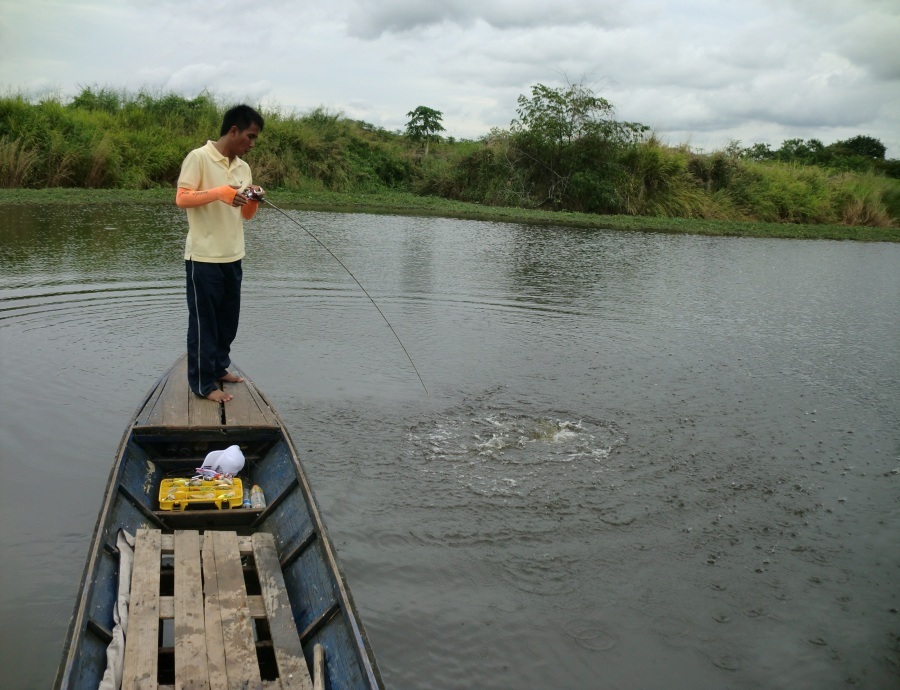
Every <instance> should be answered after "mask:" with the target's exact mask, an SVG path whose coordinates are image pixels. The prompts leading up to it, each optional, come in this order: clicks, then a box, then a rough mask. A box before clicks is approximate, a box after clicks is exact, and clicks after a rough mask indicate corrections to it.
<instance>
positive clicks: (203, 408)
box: [185, 383, 230, 426]
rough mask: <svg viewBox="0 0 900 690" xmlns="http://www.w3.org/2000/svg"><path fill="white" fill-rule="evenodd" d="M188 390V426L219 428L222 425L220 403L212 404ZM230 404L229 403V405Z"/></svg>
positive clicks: (210, 401)
mask: <svg viewBox="0 0 900 690" xmlns="http://www.w3.org/2000/svg"><path fill="white" fill-rule="evenodd" d="M185 388H187V389H188V396H187V400H188V409H187V414H188V424H189V425H190V426H219V425H221V424H222V403H217V402H213V401H212V400H207V399H206V398H201V397H200V396H199V395H194V394H193V393H191V392H190V388H189V387H188V385H187V383H185ZM229 404H230V403H229Z"/></svg>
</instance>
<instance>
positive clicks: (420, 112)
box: [406, 105, 445, 156]
mask: <svg viewBox="0 0 900 690" xmlns="http://www.w3.org/2000/svg"><path fill="white" fill-rule="evenodd" d="M406 116H407V117H408V118H409V122H407V123H406V136H408V137H409V138H410V139H412V140H413V141H424V142H425V154H424V155H426V156H427V155H428V144H429V143H430V142H432V141H434V140H437V139H439V138H440V137H439V135H438V132H443V131H445V130H444V126H443V125H442V124H441V118H443V117H444V113H442V112H441V111H440V110H434V109H432V108H426V107H425V106H424V105H420V106H419V107H418V108H416V109H415V110H411V111H409V112H408V113H406Z"/></svg>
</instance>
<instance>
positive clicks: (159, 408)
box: [148, 357, 193, 426]
mask: <svg viewBox="0 0 900 690" xmlns="http://www.w3.org/2000/svg"><path fill="white" fill-rule="evenodd" d="M189 395H193V393H191V389H190V388H189V387H188V385H187V358H186V357H182V358H181V359H179V360H178V362H177V363H176V364H175V366H173V367H172V370H171V371H170V372H169V378H168V379H166V385H165V386H164V387H163V390H162V393H161V394H160V397H159V400H158V401H157V403H156V405H155V406H154V408H153V411H152V412H151V413H150V419H149V421H148V425H149V426H180V425H183V424H184V422H185V420H186V419H187V413H188V396H189Z"/></svg>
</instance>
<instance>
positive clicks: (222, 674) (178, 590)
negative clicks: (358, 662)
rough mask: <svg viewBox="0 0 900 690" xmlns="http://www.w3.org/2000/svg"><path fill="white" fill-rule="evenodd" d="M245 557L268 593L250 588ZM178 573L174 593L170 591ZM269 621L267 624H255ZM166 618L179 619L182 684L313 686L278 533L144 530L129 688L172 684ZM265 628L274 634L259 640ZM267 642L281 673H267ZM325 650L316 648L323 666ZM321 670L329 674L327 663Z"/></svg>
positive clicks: (138, 544)
mask: <svg viewBox="0 0 900 690" xmlns="http://www.w3.org/2000/svg"><path fill="white" fill-rule="evenodd" d="M251 557H252V558H251ZM242 558H243V559H244V561H245V562H246V563H247V564H248V566H250V567H249V569H250V570H251V571H252V565H255V575H256V577H257V578H258V581H259V590H260V593H259V594H254V595H248V593H247V587H246V584H245V575H244V570H245V565H244V563H242ZM170 574H171V575H172V576H173V580H174V583H173V586H172V590H171V591H172V594H168V593H166V594H165V595H163V594H162V593H161V592H162V591H165V592H168V591H170V590H169V589H168V587H167V586H166V587H163V588H162V589H161V581H163V580H166V581H167V580H168V578H169V576H170ZM248 581H249V580H248ZM261 620H264V621H266V625H265V626H261V625H258V624H256V625H255V624H254V621H261ZM166 621H170V622H174V677H175V678H176V679H177V680H176V684H177V686H178V687H181V688H211V689H217V688H264V687H265V688H284V689H285V690H287V689H288V688H291V689H293V688H298V689H301V688H302V689H303V690H313V683H312V680H311V677H310V673H309V669H308V666H307V663H306V658H305V657H304V654H303V649H302V647H301V646H300V639H299V637H298V635H297V628H296V626H295V624H294V618H293V615H292V613H291V608H290V602H289V601H288V596H287V591H286V589H285V584H284V577H283V575H282V572H281V566H280V564H279V562H278V556H277V553H276V550H275V542H274V539H273V538H272V535H271V534H268V533H266V532H257V533H255V534H253V535H252V536H250V537H238V536H237V534H236V533H235V532H229V531H212V530H207V531H206V532H205V533H204V534H200V533H199V532H198V531H196V530H176V531H175V533H174V534H169V535H166V534H162V533H161V531H160V530H156V529H140V530H138V533H137V535H136V540H135V551H134V569H133V573H132V578H131V606H130V610H129V619H128V631H127V636H126V640H127V642H126V646H125V662H124V664H125V666H124V671H123V680H122V687H123V688H128V689H130V688H157V687H167V686H166V685H158V677H159V676H160V675H161V674H160V673H159V663H160V661H159V660H160V659H161V658H164V657H165V656H166V654H167V653H168V654H171V650H167V649H166V648H165V647H164V646H163V645H164V644H166V641H165V638H166V637H167V635H165V634H162V633H163V627H164V626H165V625H166ZM261 629H262V630H267V631H268V636H269V637H270V638H271V639H270V640H259V637H260V635H259V631H260V630H261ZM255 633H256V634H255ZM258 646H259V647H268V646H271V650H272V652H274V658H275V662H276V666H277V669H276V671H275V672H274V674H273V670H272V669H268V670H267V671H266V672H265V673H264V672H262V671H261V665H260V662H259V660H258V654H257V647H258ZM320 654H321V652H320V650H319V649H316V653H315V657H316V665H317V666H318V662H319V656H320ZM273 675H275V677H274V678H272V676H273ZM317 675H318V676H319V678H320V679H321V678H322V677H323V676H324V674H323V673H322V670H321V669H320V670H319V671H318V672H317ZM264 676H266V678H265V680H263V677H264Z"/></svg>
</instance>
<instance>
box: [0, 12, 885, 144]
mask: <svg viewBox="0 0 900 690" xmlns="http://www.w3.org/2000/svg"><path fill="white" fill-rule="evenodd" d="M898 35H900V4H898V3H897V2H896V0H830V1H829V2H827V3H824V2H820V1H819V0H746V1H745V2H741V3H726V2H722V1H721V0H680V1H679V2H677V3H673V2H661V1H660V0H616V1H615V2H613V0H557V1H556V2H555V3H552V4H551V3H546V2H543V1H541V2H538V0H519V2H510V1H508V0H479V1H478V2H476V1H475V0H445V2H442V3H434V2H421V1H416V0H332V1H331V2H329V3H321V2H313V1H312V0H300V1H296V2H292V1H289V0H270V1H269V2H266V3H261V4H256V5H254V4H247V3H245V2H243V1H238V0H225V1H224V2H222V3H219V5H217V6H216V7H215V9H214V10H211V9H210V5H209V3H208V2H200V1H199V0H178V1H177V2H176V1H175V0H158V1H156V2H152V3H151V2H149V0H68V1H63V0H29V2H21V1H15V2H14V1H13V0H0V88H2V89H3V90H5V91H8V90H10V89H12V90H24V91H26V92H31V93H35V92H38V91H45V90H48V89H49V90H54V89H55V90H59V91H60V92H61V93H63V94H67V95H74V94H75V93H77V92H78V90H79V89H80V88H81V87H82V86H87V85H94V84H97V85H101V86H111V87H114V88H126V89H129V90H137V89H140V88H150V89H156V90H163V91H166V90H172V91H176V92H178V93H182V94H183V95H186V96H190V97H193V96H195V95H197V93H199V92H200V91H202V90H203V89H209V90H210V92H212V93H213V95H214V96H216V97H217V98H219V99H221V100H227V101H232V100H238V99H245V100H248V101H251V102H254V101H256V102H262V103H265V104H273V105H277V106H278V107H279V108H280V109H282V110H284V111H301V112H302V111H305V110H309V109H311V108H313V107H316V106H319V105H324V106H326V107H327V108H329V109H330V110H332V111H338V112H344V113H345V114H346V115H348V116H349V117H353V118H355V119H361V120H366V121H368V122H371V123H373V124H376V125H378V126H383V127H385V128H387V129H390V130H393V129H402V128H403V127H404V126H405V122H406V113H407V112H408V111H410V110H412V109H413V108H415V107H416V106H418V105H427V106H429V107H433V108H436V109H437V110H441V111H443V112H444V126H445V127H446V129H447V134H448V135H452V136H456V137H470V138H475V137H479V136H482V135H485V134H487V133H488V132H489V131H490V129H491V128H492V127H508V126H509V123H510V121H511V120H512V119H513V118H514V117H515V108H516V99H517V97H518V96H519V95H520V94H527V93H529V91H530V87H531V86H532V85H533V84H536V83H544V84H547V85H550V86H556V85H561V84H563V83H565V82H566V81H567V80H569V81H581V80H582V79H583V80H584V81H585V82H586V83H587V84H588V85H590V86H592V87H593V88H594V89H595V91H596V92H597V93H599V94H600V95H603V96H605V97H607V98H608V99H609V100H611V101H612V102H613V103H614V104H615V106H616V107H617V111H618V114H619V116H620V117H622V118H624V119H629V120H634V121H639V122H644V123H646V124H649V125H651V126H653V127H654V128H655V129H656V130H658V131H659V132H660V133H662V134H664V135H665V137H666V138H667V139H669V140H670V141H671V142H672V143H681V142H685V141H690V142H692V143H693V144H694V145H697V146H702V147H703V148H705V149H707V150H709V149H714V148H721V147H723V146H725V145H726V144H727V143H728V141H729V139H731V138H740V139H742V140H743V141H744V142H745V143H751V142H757V141H759V142H766V143H770V144H772V145H776V146H777V145H779V144H780V143H781V141H782V140H783V139H786V138H792V137H798V136H799V137H802V138H812V137H815V138H819V139H822V140H823V141H825V142H826V143H828V142H831V141H834V140H836V139H839V138H846V137H849V136H853V135H855V134H868V135H870V136H875V137H877V138H879V139H881V140H882V141H883V142H884V143H885V144H886V145H887V146H888V155H889V156H892V157H900V118H898V115H897V112H900V41H897V40H896V36H898Z"/></svg>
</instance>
